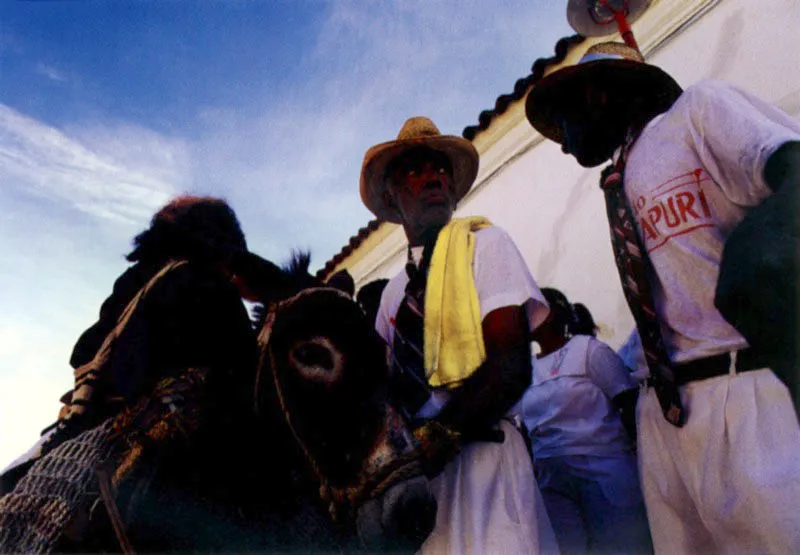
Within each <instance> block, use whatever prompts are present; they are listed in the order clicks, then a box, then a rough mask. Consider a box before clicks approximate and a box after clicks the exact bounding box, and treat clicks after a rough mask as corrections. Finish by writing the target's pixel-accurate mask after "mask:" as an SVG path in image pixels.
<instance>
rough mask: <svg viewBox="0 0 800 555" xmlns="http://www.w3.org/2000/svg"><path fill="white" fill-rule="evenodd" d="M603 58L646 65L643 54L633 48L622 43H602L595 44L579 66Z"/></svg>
mask: <svg viewBox="0 0 800 555" xmlns="http://www.w3.org/2000/svg"><path fill="white" fill-rule="evenodd" d="M601 58H608V59H622V60H628V61H631V62H639V63H640V64H643V63H644V56H642V53H641V52H639V51H638V50H636V49H635V48H633V47H630V46H628V45H627V44H623V43H621V42H600V43H597V44H593V45H592V46H591V47H589V49H588V50H587V51H586V53H585V54H584V55H583V57H582V58H581V61H580V62H578V63H579V64H580V63H582V62H584V61H592V60H597V59H601Z"/></svg>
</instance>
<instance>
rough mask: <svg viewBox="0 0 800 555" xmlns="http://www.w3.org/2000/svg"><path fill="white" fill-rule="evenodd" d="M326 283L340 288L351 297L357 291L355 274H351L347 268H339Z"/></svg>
mask: <svg viewBox="0 0 800 555" xmlns="http://www.w3.org/2000/svg"><path fill="white" fill-rule="evenodd" d="M325 285H327V286H328V287H333V288H334V289H338V290H339V291H342V292H343V293H346V294H347V295H348V296H349V297H352V296H353V295H354V294H355V292H356V284H355V282H354V281H353V276H351V275H350V272H348V271H347V269H346V268H345V269H344V270H339V271H338V272H336V273H335V274H333V275H332V276H331V277H330V278H328V281H326V282H325Z"/></svg>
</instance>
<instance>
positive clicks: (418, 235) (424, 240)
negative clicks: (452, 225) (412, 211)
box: [405, 226, 444, 247]
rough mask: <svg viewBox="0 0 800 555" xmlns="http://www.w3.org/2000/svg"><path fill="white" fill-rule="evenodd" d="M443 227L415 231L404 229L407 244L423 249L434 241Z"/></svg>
mask: <svg viewBox="0 0 800 555" xmlns="http://www.w3.org/2000/svg"><path fill="white" fill-rule="evenodd" d="M443 227H444V226H435V227H428V228H425V229H422V230H416V231H414V230H410V229H408V228H406V230H405V231H406V237H407V238H408V244H409V245H411V246H412V247H424V246H425V245H426V244H428V243H430V242H434V241H436V238H437V237H438V236H439V232H440V231H441V230H442V228H443Z"/></svg>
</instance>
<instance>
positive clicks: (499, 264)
mask: <svg viewBox="0 0 800 555" xmlns="http://www.w3.org/2000/svg"><path fill="white" fill-rule="evenodd" d="M475 236H476V239H475V258H474V260H473V265H472V269H473V276H474V278H475V288H476V289H477V291H478V298H479V300H480V304H481V318H485V317H486V315H487V314H489V313H490V312H492V311H493V310H497V309H498V308H503V307H506V306H523V307H525V311H526V312H527V315H528V324H529V327H530V330H531V331H533V330H534V329H536V328H537V327H539V325H540V324H541V323H542V322H543V321H544V319H545V318H546V317H547V314H548V312H549V311H550V308H549V307H548V305H547V301H546V300H545V298H544V296H543V295H542V292H541V291H540V290H539V286H538V285H537V283H536V280H534V279H533V276H532V275H531V272H530V270H528V266H527V264H526V263H525V260H524V259H523V258H522V254H520V252H519V250H518V249H517V246H516V245H515V244H514V241H513V240H512V239H511V237H510V236H509V235H508V233H506V231H505V230H503V229H501V228H499V227H497V226H491V227H488V228H485V229H482V230H480V231H478V232H477V233H476V234H475Z"/></svg>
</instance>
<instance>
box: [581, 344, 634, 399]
mask: <svg viewBox="0 0 800 555" xmlns="http://www.w3.org/2000/svg"><path fill="white" fill-rule="evenodd" d="M586 358H587V364H586V374H587V375H588V376H589V379H590V380H592V382H594V384H595V385H596V386H597V387H599V388H600V389H601V390H602V391H603V393H605V394H606V395H607V396H608V398H609V399H613V398H614V397H616V396H617V395H619V394H620V393H622V392H623V391H627V390H629V389H634V388H635V387H636V382H635V381H634V379H633V377H632V376H631V375H630V373H629V372H628V369H627V368H626V367H625V364H624V363H623V362H622V359H621V358H620V357H619V356H618V355H617V354H616V353H615V352H614V351H613V350H611V347H609V346H608V345H606V344H605V343H603V342H602V341H598V340H597V339H594V338H592V339H591V340H590V341H589V350H588V353H587V355H586Z"/></svg>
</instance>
